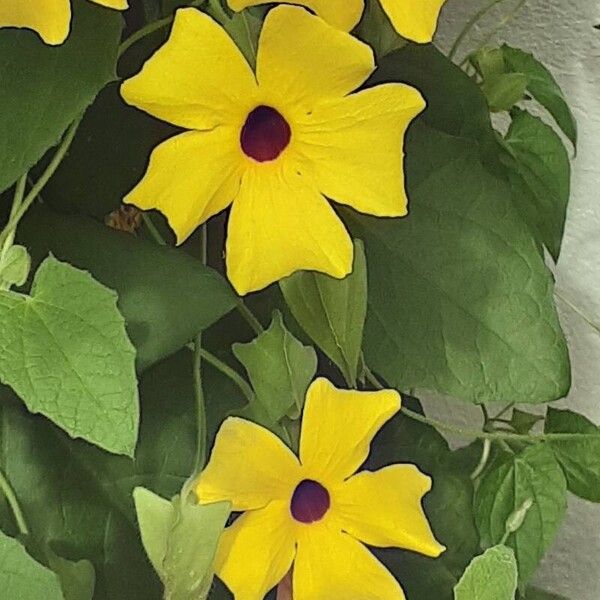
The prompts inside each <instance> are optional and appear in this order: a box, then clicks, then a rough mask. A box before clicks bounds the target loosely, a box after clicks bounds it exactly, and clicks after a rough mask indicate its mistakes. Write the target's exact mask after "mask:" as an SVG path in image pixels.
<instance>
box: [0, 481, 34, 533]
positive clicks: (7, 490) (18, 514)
mask: <svg viewBox="0 0 600 600" xmlns="http://www.w3.org/2000/svg"><path fill="white" fill-rule="evenodd" d="M0 490H1V491H2V493H3V494H4V496H5V497H6V500H7V502H8V504H9V506H10V508H11V510H12V512H13V515H14V517H15V522H16V523H17V527H18V528H19V531H20V532H21V534H23V535H29V527H27V522H26V521H25V517H24V515H23V511H22V510H21V506H20V505H19V501H18V500H17V496H16V494H15V491H14V490H13V489H12V487H11V485H10V483H8V480H7V479H6V475H4V473H3V472H2V471H0Z"/></svg>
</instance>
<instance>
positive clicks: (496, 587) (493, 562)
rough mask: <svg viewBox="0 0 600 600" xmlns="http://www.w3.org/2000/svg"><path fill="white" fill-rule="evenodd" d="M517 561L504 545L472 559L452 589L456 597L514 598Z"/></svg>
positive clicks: (473, 599) (463, 599)
mask: <svg viewBox="0 0 600 600" xmlns="http://www.w3.org/2000/svg"><path fill="white" fill-rule="evenodd" d="M517 577H518V573H517V561H516V560H515V553H514V552H513V551H512V550H511V549H510V548H507V547H506V546H494V547H492V548H489V549H488V550H486V551H485V552H484V553H483V554H482V555H481V556H478V557H476V558H474V559H473V561H472V562H471V564H470V565H469V566H468V567H467V570H466V571H465V573H464V575H463V576H462V577H461V579H460V581H459V582H458V584H457V586H456V587H455V588H454V597H455V599H456V600H514V597H515V593H516V592H517Z"/></svg>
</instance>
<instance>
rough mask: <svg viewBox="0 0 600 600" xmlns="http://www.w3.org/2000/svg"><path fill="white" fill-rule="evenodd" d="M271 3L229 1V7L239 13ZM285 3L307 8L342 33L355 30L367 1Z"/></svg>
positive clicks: (300, 0) (288, 0) (290, 0)
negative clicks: (250, 7) (251, 7)
mask: <svg viewBox="0 0 600 600" xmlns="http://www.w3.org/2000/svg"><path fill="white" fill-rule="evenodd" d="M280 1H281V0H280ZM270 2H271V0H228V3H229V7H230V8H231V9H232V10H235V11H238V12H239V11H240V10H243V9H244V8H248V7H249V6H256V5H258V4H267V3H270ZM285 3H286V4H299V5H300V6H306V7H307V8H310V9H311V10H312V11H313V12H315V13H317V14H318V15H319V16H320V17H321V18H322V19H325V20H326V21H327V22H328V23H329V24H330V25H333V26H334V27H336V28H337V29H341V30H342V31H350V30H351V29H353V28H354V26H355V25H357V24H358V22H359V21H360V17H361V15H362V13H363V10H364V8H365V0H285Z"/></svg>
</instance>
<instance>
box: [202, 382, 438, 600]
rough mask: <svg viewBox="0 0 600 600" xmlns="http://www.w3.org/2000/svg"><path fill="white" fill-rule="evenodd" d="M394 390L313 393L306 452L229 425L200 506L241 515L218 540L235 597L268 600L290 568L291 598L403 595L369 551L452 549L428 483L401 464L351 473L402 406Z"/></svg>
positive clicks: (355, 599) (221, 565)
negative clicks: (437, 528)
mask: <svg viewBox="0 0 600 600" xmlns="http://www.w3.org/2000/svg"><path fill="white" fill-rule="evenodd" d="M400 403H401V402H400V396H399V394H398V393H397V392H395V391H392V390H383V391H378V392H357V391H348V390H339V389H336V388H335V387H334V386H333V385H332V384H331V383H329V381H327V380H326V379H317V380H316V381H314V382H313V383H312V385H311V386H310V388H309V390H308V393H307V396H306V404H305V407H304V413H303V419H302V432H301V436H300V451H299V457H296V456H295V455H294V454H293V453H292V451H291V450H290V449H289V448H288V447H287V446H285V445H284V444H283V442H281V440H280V439H279V438H278V437H276V436H275V435H274V434H273V433H271V432H270V431H268V430H267V429H264V428H263V427H260V426H259V425H256V424H254V423H252V422H250V421H246V420H244V419H240V418H236V417H230V418H228V419H227V420H225V422H224V423H223V424H222V426H221V428H220V430H219V432H218V433H217V437H216V440H215V444H214V448H213V451H212V455H211V459H210V462H209V463H208V466H207V467H206V469H205V470H204V471H203V473H202V474H201V475H200V478H199V480H198V483H197V485H196V494H197V496H198V499H199V501H200V503H202V504H208V503H212V502H219V501H223V500H228V501H230V502H231V503H232V505H233V510H234V511H243V512H244V514H243V515H241V516H240V517H239V518H238V519H237V520H236V521H235V522H234V523H233V524H232V525H231V526H230V527H228V528H227V529H226V530H225V532H224V534H223V536H222V538H221V542H220V546H219V549H218V552H217V557H216V561H215V569H216V573H217V575H218V576H219V577H220V578H221V579H222V580H223V581H224V582H225V583H226V584H227V586H228V587H229V589H230V590H231V591H232V592H233V594H234V595H235V598H236V600H262V598H263V597H264V596H265V594H266V593H267V592H268V591H269V590H270V589H271V588H273V587H274V586H275V585H277V584H278V583H279V582H280V581H281V580H282V579H283V577H284V576H285V575H286V573H287V572H288V571H289V570H290V568H291V567H292V564H293V589H294V600H322V599H323V598H326V599H327V600H403V599H404V593H403V591H402V588H401V586H400V584H399V583H398V582H397V581H396V579H395V578H394V577H393V576H392V575H391V573H390V572H389V571H388V570H387V569H386V568H385V567H384V566H383V565H382V564H381V563H380V562H379V561H378V560H377V559H376V558H375V557H374V556H373V554H371V552H369V550H368V549H367V548H365V546H364V545H363V543H361V542H364V543H365V544H368V545H370V546H376V547H398V548H405V549H408V550H412V551H415V552H420V553H422V554H425V555H427V556H432V557H436V556H439V554H440V553H441V552H443V550H444V547H443V546H442V545H440V544H439V543H438V542H437V541H436V539H435V537H434V535H433V533H432V531H431V529H430V527H429V524H428V522H427V518H426V516H425V514H424V512H423V508H422V506H421V500H422V498H423V496H424V495H425V494H426V493H427V492H428V491H429V490H430V489H431V479H430V478H429V477H428V476H426V475H424V474H422V473H421V472H420V471H419V470H418V469H417V467H415V466H414V465H409V464H394V465H390V466H387V467H384V468H382V469H380V470H378V471H362V472H360V473H358V474H356V475H355V474H354V473H355V472H356V471H357V469H359V468H360V466H361V465H362V464H363V463H364V462H365V460H366V458H367V456H368V454H369V449H370V444H371V441H372V439H373V437H374V436H375V434H376V433H377V431H378V430H379V429H380V428H381V426H382V425H383V424H384V423H385V422H386V421H388V420H389V419H390V418H391V417H392V416H393V415H394V414H395V413H397V412H398V410H400Z"/></svg>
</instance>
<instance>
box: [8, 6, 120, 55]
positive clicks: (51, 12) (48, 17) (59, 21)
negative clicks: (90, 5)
mask: <svg viewBox="0 0 600 600" xmlns="http://www.w3.org/2000/svg"><path fill="white" fill-rule="evenodd" d="M91 1H92V2H95V3H96V4H100V5H101V6H106V7H108V8H115V9H117V10H125V9H126V8H127V0H91ZM2 27H25V28H26V29H33V30H34V31H37V33H38V34H39V35H40V37H41V38H42V40H44V42H46V44H50V45H52V46H56V45H58V44H62V43H63V42H64V41H65V40H66V39H67V36H68V35H69V29H70V27H71V0H0V28H2Z"/></svg>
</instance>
